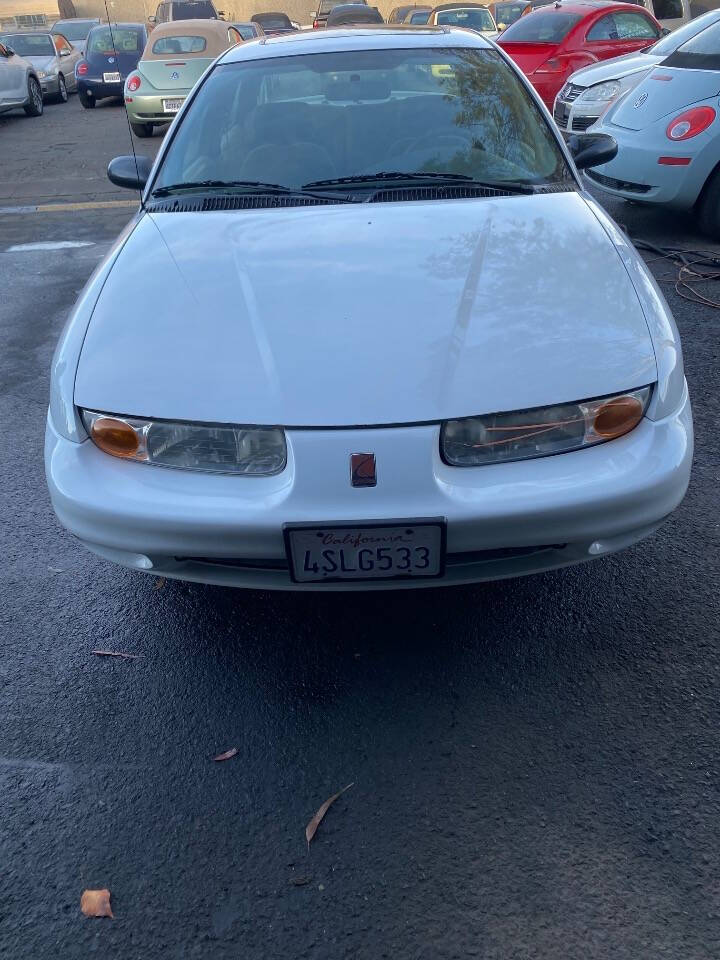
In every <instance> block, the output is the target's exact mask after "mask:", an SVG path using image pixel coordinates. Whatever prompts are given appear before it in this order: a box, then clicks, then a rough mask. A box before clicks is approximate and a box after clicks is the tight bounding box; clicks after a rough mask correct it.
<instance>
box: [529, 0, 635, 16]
mask: <svg viewBox="0 0 720 960" xmlns="http://www.w3.org/2000/svg"><path fill="white" fill-rule="evenodd" d="M530 3H531V4H533V6H534V5H535V3H534V2H533V0H530ZM537 5H538V6H540V7H544V8H545V9H547V10H570V11H571V12H573V13H591V12H592V11H593V10H602V9H603V8H605V7H607V8H608V9H610V10H612V9H614V8H615V7H623V8H625V9H632V8H634V9H635V10H645V7H643V6H642V4H639V3H632V2H630V0H628V2H627V3H623V2H622V0H554V2H552V0H551V2H550V3H547V2H540V3H537ZM646 12H647V11H646Z"/></svg>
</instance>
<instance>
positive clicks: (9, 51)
mask: <svg viewBox="0 0 720 960" xmlns="http://www.w3.org/2000/svg"><path fill="white" fill-rule="evenodd" d="M5 53H6V54H7V55H8V56H9V57H14V56H15V51H14V50H13V48H12V47H8V46H6V47H5Z"/></svg>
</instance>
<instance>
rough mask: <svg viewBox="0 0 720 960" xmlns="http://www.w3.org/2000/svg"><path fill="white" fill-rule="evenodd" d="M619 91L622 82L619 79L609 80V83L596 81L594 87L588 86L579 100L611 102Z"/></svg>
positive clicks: (585, 101)
mask: <svg viewBox="0 0 720 960" xmlns="http://www.w3.org/2000/svg"><path fill="white" fill-rule="evenodd" d="M619 93H620V84H619V83H618V82H617V80H608V82H607V83H596V84H595V86H594V87H588V88H587V90H586V91H585V93H583V94H581V95H580V96H579V97H578V100H581V101H582V102H583V103H609V102H610V101H611V100H614V99H615V97H616V96H617V95H618V94H619Z"/></svg>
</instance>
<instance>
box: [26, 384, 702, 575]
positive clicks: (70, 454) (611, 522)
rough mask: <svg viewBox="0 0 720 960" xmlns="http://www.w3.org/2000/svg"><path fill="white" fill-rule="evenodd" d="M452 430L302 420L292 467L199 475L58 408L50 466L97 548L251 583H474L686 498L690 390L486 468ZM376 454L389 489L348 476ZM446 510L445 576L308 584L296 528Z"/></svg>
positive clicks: (58, 500)
mask: <svg viewBox="0 0 720 960" xmlns="http://www.w3.org/2000/svg"><path fill="white" fill-rule="evenodd" d="M438 437H439V427H438V426H437V425H430V426H413V427H394V428H385V429H354V430H290V431H288V434H287V442H288V463H287V467H286V469H285V470H284V471H283V473H281V474H279V475H277V476H274V477H266V478H243V477H229V476H215V475H204V474H195V473H190V472H187V471H181V470H171V469H163V468H161V467H152V466H147V465H144V464H137V463H132V462H126V461H122V460H119V459H115V458H113V457H109V456H107V455H106V454H104V453H102V452H101V451H100V450H98V449H97V447H95V446H94V444H93V443H92V442H91V441H89V440H86V441H85V442H84V443H80V444H78V443H73V442H71V441H69V440H66V439H65V438H63V437H61V436H59V435H58V433H57V432H56V431H55V429H54V426H53V424H52V422H51V421H50V420H48V426H47V432H46V442H45V467H46V474H47V480H48V486H49V489H50V495H51V499H52V503H53V506H54V508H55V512H56V514H57V516H58V518H59V520H60V522H61V523H62V524H63V525H64V526H65V527H66V528H67V529H68V530H69V531H70V532H71V533H73V534H74V535H75V536H77V537H78V538H79V539H80V540H81V541H82V542H83V543H84V544H85V546H87V547H88V548H89V549H90V550H93V551H94V552H95V553H98V554H99V555H100V556H103V557H106V558H107V559H110V560H113V561H115V562H117V563H120V564H123V565H125V566H128V567H133V568H135V569H138V570H145V571H148V572H152V573H156V574H159V575H162V576H166V577H177V578H179V579H185V580H197V581H202V582H207V583H219V584H228V585H236V586H247V587H259V588H278V589H308V590H318V589H320V590H344V589H361V590H362V589H364V590H367V589H388V588H389V589H396V588H398V587H413V586H428V585H435V586H442V585H447V584H451V583H470V582H475V581H480V580H491V579H498V578H501V577H509V576H517V575H519V574H525V573H532V572H536V571H540V570H547V569H551V568H553V567H560V566H566V565H569V564H573V563H579V562H581V561H583V560H589V559H592V558H593V557H598V556H602V555H604V554H607V553H612V552H614V551H616V550H619V549H622V548H623V547H626V546H629V545H630V544H632V543H634V542H636V541H637V540H639V539H641V538H642V537H644V536H646V535H647V534H649V533H652V532H653V530H655V529H656V527H657V526H658V525H659V524H660V523H661V522H662V521H663V519H664V518H665V517H667V515H668V514H670V513H671V512H672V511H673V510H674V509H675V507H676V506H677V505H678V504H679V503H680V501H681V500H682V498H683V496H684V494H685V490H686V488H687V485H688V481H689V477H690V464H691V459H692V448H693V432H692V417H691V411H690V401H689V398H688V396H687V389H685V393H684V397H683V400H682V403H681V405H680V407H679V408H678V410H677V411H676V412H675V413H674V414H673V415H672V416H670V417H668V418H666V419H665V420H661V421H650V420H643V422H642V423H641V424H640V425H639V426H638V427H637V428H636V429H635V430H634V431H633V432H632V433H631V434H628V435H627V436H625V437H622V438H621V439H619V440H615V441H612V442H610V443H606V444H601V445H599V446H597V447H591V448H588V449H585V450H580V451H576V452H574V453H568V454H561V455H559V456H554V457H544V458H539V459H536V460H526V461H524V462H517V463H507V464H496V465H493V466H485V467H478V468H469V469H468V468H464V469H463V468H453V467H449V466H447V465H446V464H444V463H443V462H442V460H441V459H440V456H439V450H438ZM358 450H361V451H374V452H375V455H376V459H377V464H378V483H377V486H376V487H367V488H353V487H351V485H350V483H349V476H348V464H349V457H350V454H351V453H354V452H357V451H358ZM403 517H414V518H421V517H445V518H447V550H448V562H447V569H446V573H445V576H444V577H443V578H442V579H439V580H433V581H423V580H412V581H402V582H393V581H385V582H382V581H374V582H364V583H363V582H357V583H339V584H322V583H321V584H315V583H311V584H295V583H293V582H292V581H291V579H290V575H289V572H288V568H287V563H286V558H285V549H284V543H283V525H284V524H286V523H296V522H301V523H302V522H305V523H308V522H315V523H318V524H329V523H335V522H336V523H341V522H347V523H353V522H360V521H383V520H391V519H392V520H397V519H401V518H403Z"/></svg>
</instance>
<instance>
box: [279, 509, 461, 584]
mask: <svg viewBox="0 0 720 960" xmlns="http://www.w3.org/2000/svg"><path fill="white" fill-rule="evenodd" d="M419 527H434V528H436V529H437V533H438V541H437V544H436V549H437V571H436V572H434V573H430V574H422V573H410V574H407V573H402V572H396V573H393V574H391V575H390V576H386V575H385V576H384V575H380V576H378V575H374V574H373V575H370V576H355V577H348V576H331V575H328V576H322V577H302V576H298V575H297V573H296V556H295V553H294V552H293V547H294V546H296V544H295V543H294V538H293V534H297V533H305V534H307V533H308V532H310V533H314V534H316V533H330V532H340V531H344V532H348V533H352V532H354V531H366V532H367V531H371V530H375V531H385V530H394V529H402V528H413V529H416V528H419ZM283 540H284V542H285V555H286V557H287V563H288V570H289V573H290V579H291V580H292V582H293V583H298V584H314V583H320V584H323V583H348V584H352V583H396V582H402V581H407V580H416V581H423V580H437V579H439V578H441V577H443V576H444V575H445V562H446V555H447V520H446V518H445V517H413V518H407V519H403V520H361V521H348V522H346V523H321V522H315V521H311V522H309V523H286V524H283ZM420 545H421V546H424V545H425V544H420ZM302 562H303V561H302V559H301V558H299V557H298V559H297V563H298V564H300V563H302ZM354 572H357V571H354Z"/></svg>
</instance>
